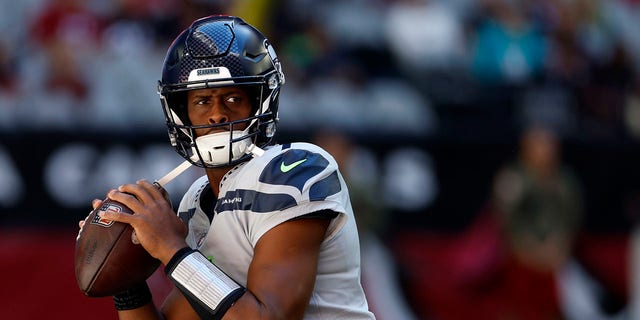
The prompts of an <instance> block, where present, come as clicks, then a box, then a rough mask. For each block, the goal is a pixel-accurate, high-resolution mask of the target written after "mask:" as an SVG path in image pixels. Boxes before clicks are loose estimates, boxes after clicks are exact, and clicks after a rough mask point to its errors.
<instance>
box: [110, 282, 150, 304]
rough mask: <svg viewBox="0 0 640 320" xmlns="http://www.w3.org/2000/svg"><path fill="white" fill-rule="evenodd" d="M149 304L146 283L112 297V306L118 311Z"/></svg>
mask: <svg viewBox="0 0 640 320" xmlns="http://www.w3.org/2000/svg"><path fill="white" fill-rule="evenodd" d="M149 302H151V291H150V290H149V286H148V285H147V283H146V282H143V283H141V284H139V285H137V286H135V287H132V288H129V289H127V290H125V291H122V292H120V293H117V294H116V295H114V296H113V304H114V305H115V307H116V310H118V311H122V310H132V309H137V308H140V307H142V306H144V305H145V304H147V303H149Z"/></svg>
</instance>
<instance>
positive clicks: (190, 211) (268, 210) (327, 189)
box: [178, 143, 375, 319]
mask: <svg viewBox="0 0 640 320" xmlns="http://www.w3.org/2000/svg"><path fill="white" fill-rule="evenodd" d="M325 209H329V210H331V211H334V212H336V213H338V216H337V217H335V218H333V219H332V221H331V223H330V225H329V229H328V231H327V233H326V235H325V239H324V241H323V243H322V245H321V247H320V255H319V260H318V273H317V275H316V281H315V287H314V290H313V294H312V296H311V300H310V302H309V306H308V307H307V309H306V313H305V319H375V316H374V315H373V313H371V312H370V311H369V308H368V305H367V300H366V298H365V295H364V291H363V289H362V285H361V283H360V245H359V240H358V231H357V229H356V223H355V220H354V215H353V211H352V208H351V202H350V200H349V192H348V190H347V186H346V184H345V182H344V179H343V178H342V176H341V175H340V172H339V170H338V165H337V164H336V162H335V160H334V159H333V157H331V155H329V154H328V153H327V152H326V151H324V150H323V149H321V148H320V147H318V146H316V145H313V144H308V143H293V144H283V145H276V146H273V147H270V148H269V149H268V150H266V152H265V154H264V155H263V156H260V157H257V158H254V159H252V160H251V161H248V162H245V163H242V164H240V165H238V166H236V167H235V168H233V169H231V170H230V171H229V172H228V173H227V174H226V175H225V177H224V178H223V179H222V181H221V183H220V194H219V195H218V198H217V199H216V201H215V202H214V201H213V193H212V191H211V188H210V186H209V181H208V179H207V177H206V176H203V177H201V178H200V179H198V180H197V181H196V182H194V183H193V185H192V186H191V187H190V189H189V190H188V191H187V193H186V194H185V196H184V197H183V199H182V201H181V202H180V206H179V209H178V215H179V216H180V218H181V219H182V220H183V221H185V222H186V223H187V225H188V227H189V234H188V236H187V243H188V244H189V246H191V247H192V248H196V249H198V250H199V251H200V252H202V253H203V254H204V255H205V256H206V257H208V258H209V260H211V261H213V262H214V263H215V264H216V266H218V267H219V268H220V269H221V270H223V271H224V272H225V273H227V275H229V276H230V277H231V278H233V279H234V280H236V281H237V282H238V283H240V284H241V285H243V286H245V287H246V285H247V272H248V269H249V264H250V263H251V260H252V258H253V252H254V247H255V245H256V243H257V242H258V240H260V237H261V236H262V235H263V234H265V233H266V232H267V231H269V230H270V229H271V228H273V227H275V226H277V225H278V224H280V223H283V222H285V221H288V220H291V219H293V218H296V217H300V216H304V215H307V214H309V213H316V212H318V211H321V210H325Z"/></svg>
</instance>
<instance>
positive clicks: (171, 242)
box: [100, 180, 187, 263]
mask: <svg viewBox="0 0 640 320" xmlns="http://www.w3.org/2000/svg"><path fill="white" fill-rule="evenodd" d="M107 197H108V198H109V199H111V200H114V201H117V202H120V203H122V204H124V205H125V206H127V207H128V208H130V209H131V210H132V211H133V214H127V213H122V212H113V211H108V212H101V213H100V215H101V217H102V218H104V219H108V220H114V221H119V222H123V223H127V224H129V225H131V227H133V230H134V232H135V234H136V237H137V238H138V241H139V242H140V244H141V245H142V246H143V247H144V248H145V250H147V252H149V254H150V255H151V256H153V257H154V258H156V259H158V260H160V261H162V262H163V263H167V262H169V260H170V259H171V257H172V256H173V254H174V253H175V252H176V251H178V250H179V249H181V248H183V247H185V246H186V242H185V240H184V239H185V237H186V235H187V228H186V226H185V224H184V223H183V222H182V220H180V218H178V216H177V215H176V214H175V212H174V211H173V208H172V207H171V204H170V203H169V202H168V201H167V199H166V198H165V196H164V194H163V193H162V191H161V189H160V188H158V187H157V186H156V185H154V184H152V183H150V182H148V181H146V180H139V181H137V182H136V183H135V184H125V185H122V186H120V187H118V189H115V190H111V191H109V192H108V193H107Z"/></svg>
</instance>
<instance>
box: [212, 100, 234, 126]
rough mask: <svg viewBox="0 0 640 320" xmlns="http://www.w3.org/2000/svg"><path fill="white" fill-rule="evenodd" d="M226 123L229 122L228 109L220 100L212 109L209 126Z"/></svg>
mask: <svg viewBox="0 0 640 320" xmlns="http://www.w3.org/2000/svg"><path fill="white" fill-rule="evenodd" d="M224 122H229V115H228V113H227V108H225V106H224V104H223V102H222V101H220V99H216V102H215V103H214V105H213V108H211V114H209V124H220V123H224Z"/></svg>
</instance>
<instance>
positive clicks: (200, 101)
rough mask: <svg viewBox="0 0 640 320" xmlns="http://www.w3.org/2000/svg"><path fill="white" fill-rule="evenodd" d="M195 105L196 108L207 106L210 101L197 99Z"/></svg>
mask: <svg viewBox="0 0 640 320" xmlns="http://www.w3.org/2000/svg"><path fill="white" fill-rule="evenodd" d="M193 104H194V105H196V106H202V105H207V104H209V99H208V98H201V99H196V100H195V101H193Z"/></svg>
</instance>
